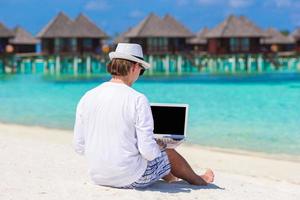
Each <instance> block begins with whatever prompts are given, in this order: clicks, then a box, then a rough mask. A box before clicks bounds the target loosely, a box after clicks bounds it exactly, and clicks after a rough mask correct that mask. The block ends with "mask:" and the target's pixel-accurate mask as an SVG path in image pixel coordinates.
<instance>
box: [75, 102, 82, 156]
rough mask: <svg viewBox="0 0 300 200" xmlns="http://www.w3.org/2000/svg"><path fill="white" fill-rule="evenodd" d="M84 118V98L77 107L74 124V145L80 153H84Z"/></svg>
mask: <svg viewBox="0 0 300 200" xmlns="http://www.w3.org/2000/svg"><path fill="white" fill-rule="evenodd" d="M84 145H85V141H84V120H83V99H81V100H80V101H79V103H78V105H77V109H76V119H75V125H74V136H73V146H74V150H75V151H76V152H77V153H78V154H84Z"/></svg>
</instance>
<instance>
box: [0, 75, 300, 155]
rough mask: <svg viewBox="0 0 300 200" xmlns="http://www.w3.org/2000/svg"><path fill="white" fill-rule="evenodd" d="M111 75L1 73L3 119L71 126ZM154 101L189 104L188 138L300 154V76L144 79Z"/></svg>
mask: <svg viewBox="0 0 300 200" xmlns="http://www.w3.org/2000/svg"><path fill="white" fill-rule="evenodd" d="M107 79H108V77H107V76H104V77H94V78H92V79H74V78H68V77H62V76H61V77H45V76H42V75H5V76H3V75H2V76H0V121H2V122H8V123H19V124H26V125H39V126H46V127H54V128H63V129H72V127H73V123H74V115H75V108H76V104H77V102H78V101H79V99H80V97H81V96H82V95H83V94H84V93H85V92H86V91H87V90H89V89H91V88H93V87H96V86H97V85H98V84H100V83H101V82H103V81H105V80H107ZM134 88H135V89H136V90H138V91H140V92H142V93H144V94H146V96H147V97H148V98H149V100H150V101H151V102H172V103H188V104H189V105H190V113H189V123H188V135H189V139H188V140H189V141H190V142H192V143H197V144H201V145H206V146H213V147H221V148H231V149H243V150H250V151H259V152H267V153H275V154H276V153H283V154H290V155H300V74H267V75H253V76H212V75H193V76H182V77H177V76H174V77H173V76H170V77H167V78H166V77H159V76H156V77H148V78H147V77H145V78H143V79H141V80H139V81H138V82H137V83H136V84H135V85H134Z"/></svg>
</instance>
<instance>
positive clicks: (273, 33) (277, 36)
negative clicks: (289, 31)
mask: <svg viewBox="0 0 300 200" xmlns="http://www.w3.org/2000/svg"><path fill="white" fill-rule="evenodd" d="M265 33H266V34H267V35H269V37H267V38H263V39H262V40H261V44H262V46H263V51H266V52H267V53H276V52H291V51H293V50H294V48H295V39H294V38H293V37H292V36H289V35H288V36H286V35H284V34H282V33H281V32H279V31H277V30H276V29H274V28H269V29H267V30H266V31H265Z"/></svg>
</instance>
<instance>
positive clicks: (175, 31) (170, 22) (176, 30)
mask: <svg viewBox="0 0 300 200" xmlns="http://www.w3.org/2000/svg"><path fill="white" fill-rule="evenodd" d="M163 21H164V22H165V24H166V25H167V26H169V28H170V31H171V34H172V36H173V37H193V36H194V35H193V33H191V32H190V31H189V30H188V29H187V28H186V27H185V26H184V25H183V24H181V23H180V22H178V21H177V20H176V19H175V18H174V17H172V16H171V15H168V14H167V15H166V16H164V18H163Z"/></svg>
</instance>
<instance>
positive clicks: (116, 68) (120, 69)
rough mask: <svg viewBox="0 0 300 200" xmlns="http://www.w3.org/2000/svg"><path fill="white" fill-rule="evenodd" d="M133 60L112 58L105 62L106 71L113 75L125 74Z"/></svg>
mask: <svg viewBox="0 0 300 200" xmlns="http://www.w3.org/2000/svg"><path fill="white" fill-rule="evenodd" d="M133 64H135V62H132V61H129V60H125V59H120V58H114V59H112V60H111V61H110V62H109V63H108V64H107V71H108V73H110V74H111V75H114V76H127V75H128V73H129V71H130V69H131V68H132V66H133Z"/></svg>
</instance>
